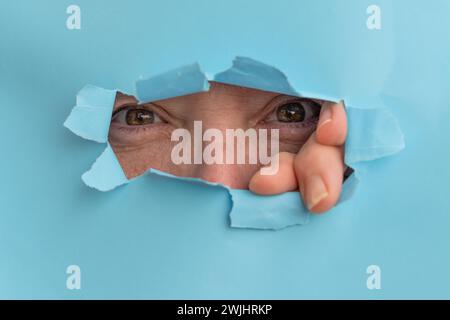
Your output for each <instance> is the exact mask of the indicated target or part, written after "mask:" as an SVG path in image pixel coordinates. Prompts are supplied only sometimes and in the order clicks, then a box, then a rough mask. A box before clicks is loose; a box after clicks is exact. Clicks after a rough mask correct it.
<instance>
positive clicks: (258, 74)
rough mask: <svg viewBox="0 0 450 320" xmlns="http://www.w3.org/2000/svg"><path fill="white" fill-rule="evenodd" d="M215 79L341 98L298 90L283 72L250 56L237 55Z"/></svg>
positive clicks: (292, 93)
mask: <svg viewBox="0 0 450 320" xmlns="http://www.w3.org/2000/svg"><path fill="white" fill-rule="evenodd" d="M214 81H216V82H220V83H227V84H231V85H235V86H241V87H246V88H253V89H258V90H264V91H270V92H277V93H280V94H286V95H291V96H298V97H307V98H314V99H319V100H326V101H332V102H339V100H337V99H336V98H334V97H331V96H329V95H327V94H326V93H325V92H322V93H318V92H306V91H304V90H296V89H294V88H293V87H292V86H291V84H290V83H289V81H288V78H287V76H286V75H285V74H284V73H283V72H281V71H280V70H278V69H277V68H275V67H272V66H271V65H268V64H265V63H262V62H259V61H256V60H253V59H252V58H248V57H236V58H235V59H234V60H233V64H232V66H231V68H229V69H228V70H225V71H223V72H220V73H218V74H216V75H215V76H214Z"/></svg>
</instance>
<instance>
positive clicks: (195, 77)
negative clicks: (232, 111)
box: [136, 63, 209, 102]
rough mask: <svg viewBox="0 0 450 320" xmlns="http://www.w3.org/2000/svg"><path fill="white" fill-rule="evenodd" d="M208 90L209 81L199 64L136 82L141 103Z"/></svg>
mask: <svg viewBox="0 0 450 320" xmlns="http://www.w3.org/2000/svg"><path fill="white" fill-rule="evenodd" d="M208 90H209V82H208V79H207V77H206V75H205V74H204V73H203V72H202V71H201V69H200V66H199V65H198V63H194V64H190V65H187V66H183V67H180V68H177V69H174V70H171V71H168V72H165V73H163V74H160V75H157V76H154V77H151V78H148V79H145V80H138V81H137V82H136V93H137V97H138V99H139V100H140V101H141V102H151V101H158V100H163V99H167V98H174V97H178V96H184V95H188V94H192V93H197V92H202V91H208Z"/></svg>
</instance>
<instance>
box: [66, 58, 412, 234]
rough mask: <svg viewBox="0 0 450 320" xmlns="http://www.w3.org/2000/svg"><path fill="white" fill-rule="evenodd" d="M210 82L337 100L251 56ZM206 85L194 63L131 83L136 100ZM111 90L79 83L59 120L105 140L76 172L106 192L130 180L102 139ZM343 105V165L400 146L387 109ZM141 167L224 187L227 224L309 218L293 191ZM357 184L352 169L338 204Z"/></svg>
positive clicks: (255, 225)
mask: <svg viewBox="0 0 450 320" xmlns="http://www.w3.org/2000/svg"><path fill="white" fill-rule="evenodd" d="M213 81H217V82H222V83H228V84H232V85H238V86H244V87H249V88H254V89H259V90H266V91H271V92H278V93H282V94H288V95H294V96H299V97H308V98H315V99H321V100H327V101H334V102H338V101H340V100H341V99H336V98H332V97H330V96H327V95H325V94H316V93H311V92H309V93H306V92H300V91H296V90H295V89H294V88H293V87H292V86H291V85H290V83H289V81H288V79H287V77H286V76H285V75H284V74H283V73H282V72H281V71H279V70H278V69H276V68H275V67H272V66H269V65H267V64H264V63H261V62H258V61H256V60H253V59H251V58H244V57H237V58H236V59H235V60H234V61H233V65H232V67H231V68H230V69H228V70H226V71H224V72H221V73H218V74H217V75H216V76H215V77H214V80H213ZM208 89H209V82H208V77H207V75H206V74H205V73H204V72H202V71H201V69H200V66H199V65H198V64H197V63H195V64H191V65H187V66H183V67H181V68H177V69H174V70H171V71H169V72H166V73H163V74H160V75H157V76H154V77H151V78H147V79H140V80H138V81H137V82H136V92H137V95H138V98H139V100H140V101H142V102H148V101H157V100H161V99H166V98H172V97H176V96H182V95H187V94H192V93H197V92H203V91H207V90H208ZM116 93H117V90H106V89H102V88H99V87H95V86H91V85H88V86H86V87H84V88H83V89H82V90H81V91H80V93H79V94H78V96H77V105H76V106H75V107H74V109H73V110H72V112H71V114H70V115H69V117H68V118H67V120H66V122H65V123H64V125H65V126H66V127H67V128H69V129H70V130H71V131H72V132H74V133H75V134H77V135H79V136H81V137H83V138H85V139H89V140H93V141H97V142H101V143H107V147H106V149H105V150H104V151H103V153H102V154H101V155H100V156H99V157H98V158H97V160H96V161H95V162H94V164H93V165H92V167H91V169H90V170H89V171H87V172H85V173H84V174H83V175H82V179H83V181H84V183H85V184H86V185H88V186H89V187H92V188H95V189H97V190H100V191H109V190H112V189H114V188H116V187H117V186H119V185H123V184H126V183H128V182H130V181H129V180H128V179H127V178H126V176H125V174H124V172H123V170H122V167H121V166H120V164H119V162H118V160H117V157H116V155H115V153H114V151H113V150H112V148H111V146H110V145H109V143H108V132H109V125H110V120H111V114H112V108H113V105H114V100H115V95H116ZM346 110H347V114H348V124H349V130H348V132H349V134H348V138H347V142H346V145H345V163H346V164H347V165H349V166H352V165H354V164H356V163H358V162H361V161H371V160H376V159H378V158H381V157H386V156H389V155H392V154H394V153H397V152H399V151H400V150H402V149H403V148H404V147H405V144H404V137H403V133H402V131H401V130H400V126H399V124H398V122H397V120H396V118H395V117H394V116H393V115H392V114H391V113H390V112H389V111H388V110H387V109H383V108H377V109H362V108H355V107H352V106H348V105H346ZM147 172H148V173H150V174H157V175H160V176H164V177H167V178H173V179H179V180H187V181H191V182H198V183H201V184H204V185H207V186H215V187H217V186H218V187H221V188H225V189H226V190H227V191H228V194H229V197H230V201H231V203H232V206H231V209H230V212H229V215H230V226H231V227H233V228H248V229H264V230H280V229H283V228H286V227H289V226H293V225H304V224H307V223H308V221H309V216H310V213H309V212H308V210H307V209H306V208H305V206H304V205H303V203H302V200H301V197H300V195H299V193H298V192H288V193H284V194H280V195H275V196H259V195H256V194H254V193H252V192H250V191H248V190H237V189H230V188H228V187H227V186H224V185H221V184H218V183H210V182H207V181H204V180H202V179H198V178H183V177H178V176H174V175H171V174H169V173H165V172H162V171H158V170H155V169H150V170H149V171H147ZM141 177H142V176H140V177H137V178H135V179H140V178H141ZM135 179H133V180H135ZM357 184H358V172H357V171H355V172H354V173H353V174H352V175H351V176H350V177H349V178H348V179H347V180H346V181H345V183H344V185H343V189H342V193H341V197H340V199H339V202H338V204H339V203H342V202H344V201H346V200H348V199H349V198H351V196H352V195H353V193H354V191H355V190H356V187H357Z"/></svg>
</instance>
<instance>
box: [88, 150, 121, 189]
mask: <svg viewBox="0 0 450 320" xmlns="http://www.w3.org/2000/svg"><path fill="white" fill-rule="evenodd" d="M81 179H82V180H83V182H84V183H85V184H86V185H87V186H89V187H91V188H94V189H97V190H99V191H110V190H113V189H114V188H116V187H118V186H120V185H123V184H126V183H128V182H129V180H128V179H127V177H126V176H125V174H124V172H123V170H122V167H121V166H120V163H119V161H118V160H117V157H116V154H115V153H114V150H113V149H112V148H111V146H110V145H109V143H108V144H107V146H106V148H105V150H104V151H103V153H102V154H101V155H100V156H99V157H98V158H97V160H95V162H94V163H93V164H92V167H91V169H89V170H88V171H86V172H85V173H83V175H82V176H81Z"/></svg>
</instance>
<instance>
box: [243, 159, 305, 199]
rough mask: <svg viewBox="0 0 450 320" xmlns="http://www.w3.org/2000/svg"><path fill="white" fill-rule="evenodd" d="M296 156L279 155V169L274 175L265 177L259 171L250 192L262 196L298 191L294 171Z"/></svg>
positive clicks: (251, 182)
mask: <svg viewBox="0 0 450 320" xmlns="http://www.w3.org/2000/svg"><path fill="white" fill-rule="evenodd" d="M294 158H295V154H293V153H288V152H280V153H279V167H278V171H277V173H276V174H274V175H263V174H261V170H259V171H258V172H257V173H255V175H254V176H253V177H252V178H251V180H250V183H249V189H250V191H252V192H254V193H257V194H260V195H274V194H280V193H283V192H288V191H294V190H297V189H298V185H297V178H296V175H295V171H294Z"/></svg>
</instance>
